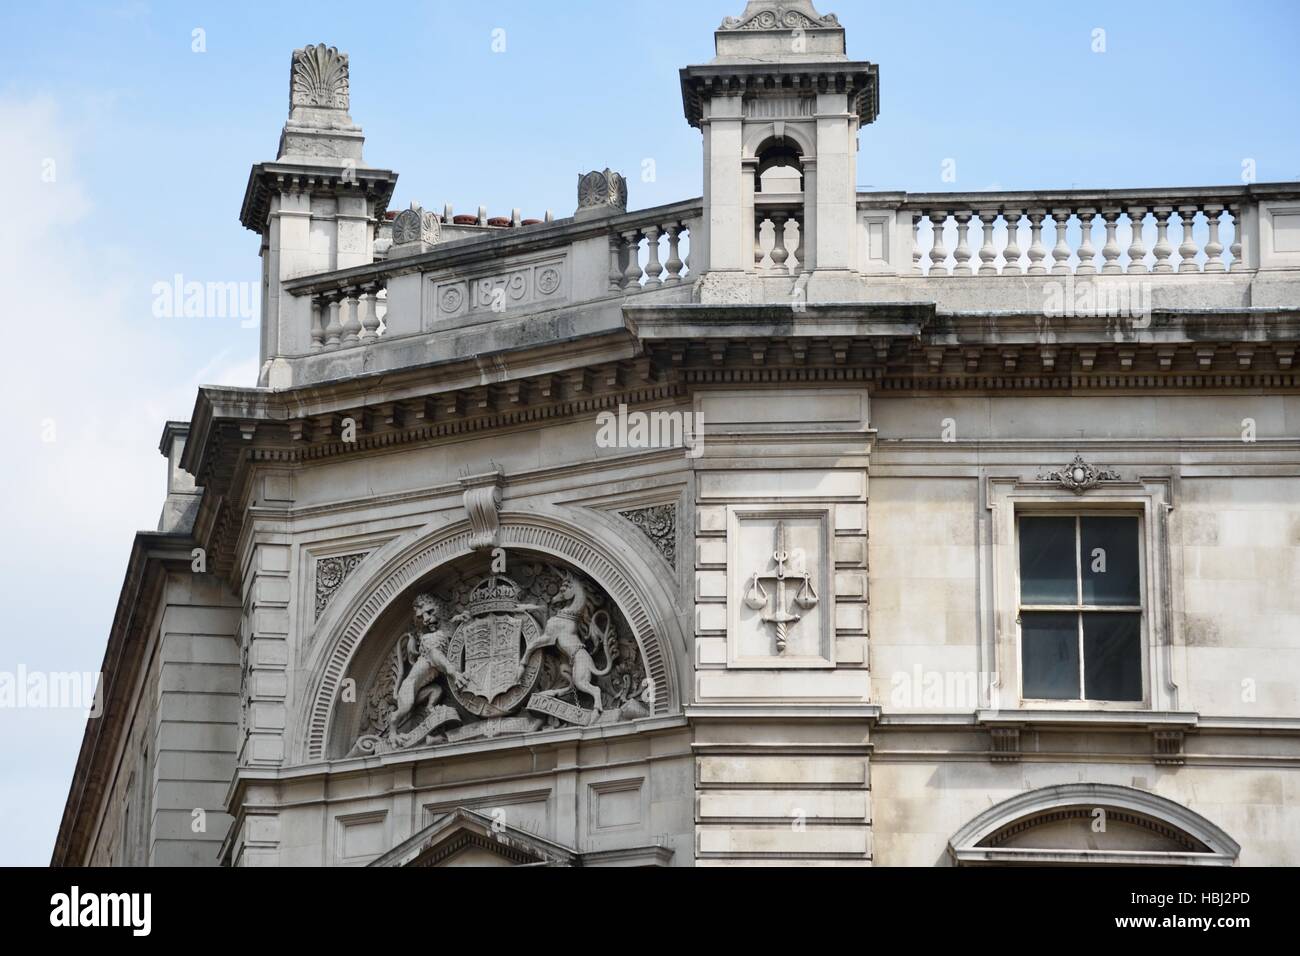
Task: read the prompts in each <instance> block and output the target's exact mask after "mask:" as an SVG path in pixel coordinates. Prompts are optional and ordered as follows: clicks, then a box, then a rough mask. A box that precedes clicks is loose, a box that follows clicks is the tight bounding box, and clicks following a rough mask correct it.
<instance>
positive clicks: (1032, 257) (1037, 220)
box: [1029, 209, 1047, 276]
mask: <svg viewBox="0 0 1300 956" xmlns="http://www.w3.org/2000/svg"><path fill="white" fill-rule="evenodd" d="M1046 216H1047V211H1046V210H1044V209H1031V210H1029V235H1030V239H1031V242H1030V243H1029V274H1030V275H1031V276H1045V275H1047V269H1046V268H1045V267H1044V266H1043V260H1044V259H1046V258H1047V247H1045V246H1044V245H1043V219H1045V218H1046Z"/></svg>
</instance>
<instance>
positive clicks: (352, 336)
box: [339, 292, 361, 346]
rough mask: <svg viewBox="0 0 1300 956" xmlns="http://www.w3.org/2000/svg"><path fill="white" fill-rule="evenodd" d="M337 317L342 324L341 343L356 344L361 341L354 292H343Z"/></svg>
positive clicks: (345, 344) (346, 344)
mask: <svg viewBox="0 0 1300 956" xmlns="http://www.w3.org/2000/svg"><path fill="white" fill-rule="evenodd" d="M339 312H340V315H339V318H340V320H341V322H342V324H343V345H344V346H348V345H356V344H357V343H358V342H360V341H361V321H360V319H358V318H357V298H356V293H355V292H345V293H344V294H343V303H342V307H341V308H340V310H339Z"/></svg>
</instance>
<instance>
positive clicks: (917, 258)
mask: <svg viewBox="0 0 1300 956" xmlns="http://www.w3.org/2000/svg"><path fill="white" fill-rule="evenodd" d="M924 218H925V217H924V216H922V215H921V214H920V213H919V212H914V213H912V275H914V276H919V275H925V270H924V269H922V268H921V220H922V219H924Z"/></svg>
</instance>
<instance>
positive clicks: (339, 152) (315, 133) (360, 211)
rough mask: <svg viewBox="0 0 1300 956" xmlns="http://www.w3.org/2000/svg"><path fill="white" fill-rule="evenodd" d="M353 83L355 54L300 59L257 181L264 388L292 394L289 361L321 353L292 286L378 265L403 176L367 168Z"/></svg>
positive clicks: (253, 207)
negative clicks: (382, 232)
mask: <svg viewBox="0 0 1300 956" xmlns="http://www.w3.org/2000/svg"><path fill="white" fill-rule="evenodd" d="M350 82H351V79H350V75H349V67H348V56H347V54H346V53H341V52H339V50H337V49H336V48H334V47H331V46H326V45H325V44H323V43H321V44H316V45H314V46H307V47H304V48H302V49H301V50H294V52H293V58H292V60H291V63H290V68H289V119H288V121H287V122H286V123H285V124H284V129H283V130H282V132H281V133H280V147H279V150H278V153H277V156H276V159H275V161H274V162H270V163H259V164H258V165H256V166H254V167H253V170H252V172H251V173H250V175H249V178H248V189H247V190H246V192H245V194H244V204H243V209H242V210H241V213H240V221H241V222H243V224H244V226H245V227H247V228H248V229H251V230H252V231H253V232H256V233H257V234H258V235H260V236H261V237H262V250H261V254H262V344H261V360H262V371H261V376H260V378H259V382H258V384H259V385H262V386H270V387H273V388H287V387H289V386H290V385H292V384H293V382H292V380H291V378H290V375H289V366H288V363H287V362H284V361H283V358H284V357H285V356H296V355H305V354H307V353H308V352H310V351H311V345H312V342H311V325H312V316H311V302H310V300H308V299H306V298H303V297H297V296H293V295H289V294H287V293H286V292H284V289H283V284H284V283H285V282H287V281H288V280H290V279H296V278H299V277H301V276H306V275H313V274H316V273H320V272H329V271H333V270H337V269H348V268H351V267H353V266H363V265H369V264H370V263H372V262H374V260H375V237H376V230H377V227H378V224H379V222H380V220H381V219H382V218H383V216H384V213H385V211H386V210H387V208H388V203H389V201H390V200H391V199H392V195H393V189H394V187H395V186H396V184H397V174H396V173H393V172H391V171H389V170H386V169H376V168H373V167H370V166H367V165H366V164H365V161H364V157H363V153H362V149H363V146H364V145H365V137H364V135H363V134H362V132H361V127H359V126H357V125H356V124H355V123H354V122H353V121H352V116H351V114H350V112H349V110H350V108H351V87H350Z"/></svg>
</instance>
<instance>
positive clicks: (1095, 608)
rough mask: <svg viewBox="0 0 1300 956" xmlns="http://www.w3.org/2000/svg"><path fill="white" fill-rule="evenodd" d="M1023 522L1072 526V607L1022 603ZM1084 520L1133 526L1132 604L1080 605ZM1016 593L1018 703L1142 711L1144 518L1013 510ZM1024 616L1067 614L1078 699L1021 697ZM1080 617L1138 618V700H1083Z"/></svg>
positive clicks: (1094, 510) (1058, 509)
mask: <svg viewBox="0 0 1300 956" xmlns="http://www.w3.org/2000/svg"><path fill="white" fill-rule="evenodd" d="M1025 518H1071V519H1073V521H1074V560H1075V566H1074V585H1075V588H1074V593H1075V597H1076V599H1077V600H1076V602H1075V603H1074V604H1025V603H1024V601H1023V593H1022V590H1021V567H1020V527H1021V521H1022V520H1023V519H1025ZM1084 518H1133V519H1135V520H1136V521H1137V541H1136V542H1135V543H1136V545H1137V554H1138V600H1139V602H1140V603H1139V604H1136V605H1108V604H1085V603H1084V602H1083V582H1084V574H1083V567H1084V557H1083V519H1084ZM1014 527H1015V545H1014V548H1015V554H1016V563H1015V594H1016V661H1017V664H1018V666H1017V669H1016V670H1017V676H1018V678H1019V680H1018V683H1017V688H1016V691H1017V694H1018V695H1019V698H1020V701H1021V703H1022V704H1029V705H1036V706H1050V707H1077V706H1090V705H1098V704H1102V705H1112V706H1122V707H1124V708H1126V709H1131V708H1133V707H1146V706H1147V705H1148V702H1149V701H1150V699H1151V695H1150V693H1149V692H1148V686H1149V684H1148V680H1149V676H1150V674H1149V671H1150V667H1149V664H1148V661H1147V656H1148V655H1147V654H1146V648H1147V645H1148V637H1147V570H1146V556H1145V555H1144V553H1143V552H1144V550H1145V549H1144V548H1143V542H1145V541H1146V540H1147V533H1146V522H1145V520H1144V517H1143V514H1142V512H1141V511H1139V510H1137V509H1129V508H1122V507H1109V508H1106V507H1091V506H1088V505H1084V504H1076V506H1075V507H1074V508H1070V507H1067V506H1066V505H1064V504H1060V505H1058V504H1055V503H1052V504H1044V505H1039V506H1034V505H1026V506H1022V507H1018V508H1016V512H1015V523H1014ZM1026 613H1030V614H1071V615H1073V616H1074V618H1075V621H1076V625H1077V626H1076V628H1075V629H1076V631H1077V632H1078V633H1077V637H1078V649H1079V695H1080V696H1078V697H1026V696H1025V690H1024V678H1025V668H1024V660H1025V658H1024V651H1025V647H1024V624H1023V618H1024V615H1025V614H1026ZM1085 614H1137V615H1138V619H1139V624H1138V644H1139V651H1138V660H1139V664H1140V666H1141V672H1142V673H1141V682H1142V695H1141V696H1140V697H1137V698H1133V699H1131V700H1109V699H1090V698H1088V697H1087V696H1086V694H1087V691H1088V671H1087V666H1086V664H1087V661H1086V659H1085V653H1084V632H1083V618H1084V615H1085Z"/></svg>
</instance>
